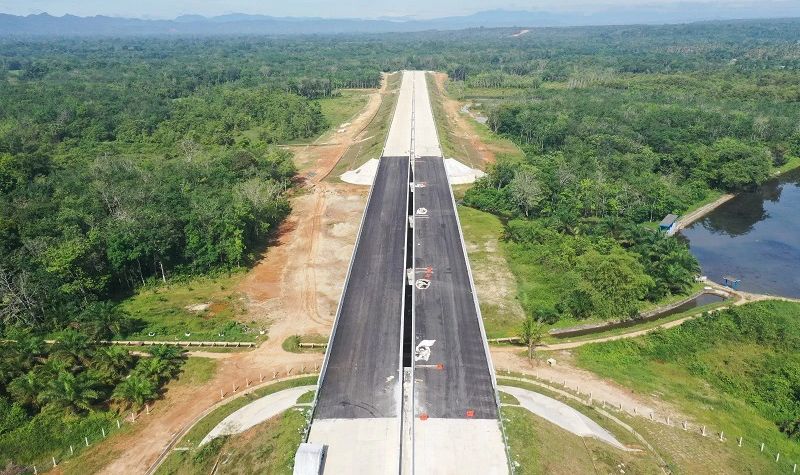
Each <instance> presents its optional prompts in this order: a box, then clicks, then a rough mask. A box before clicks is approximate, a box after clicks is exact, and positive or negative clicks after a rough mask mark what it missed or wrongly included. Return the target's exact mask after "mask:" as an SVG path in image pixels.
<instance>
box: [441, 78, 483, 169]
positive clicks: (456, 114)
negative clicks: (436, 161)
mask: <svg viewBox="0 0 800 475" xmlns="http://www.w3.org/2000/svg"><path fill="white" fill-rule="evenodd" d="M433 77H434V79H435V81H436V87H437V89H439V94H441V95H442V97H443V98H444V100H443V101H442V103H443V105H444V112H445V115H447V118H448V121H449V122H450V128H451V130H453V131H454V133H455V135H456V136H458V137H460V138H462V139H465V140H467V141H468V142H469V146H470V148H472V149H473V150H475V152H476V153H477V154H478V156H479V157H480V160H481V162H482V163H480V164H477V163H473V164H470V166H473V167H477V168H480V169H485V168H486V166H487V165H489V164H492V163H494V161H495V154H494V152H493V151H492V150H490V149H489V147H487V146H486V144H484V143H483V141H482V140H481V139H480V137H478V135H476V134H475V133H474V131H473V129H472V127H473V125H472V124H471V123H470V122H469V121H468V120H467V118H466V117H464V115H463V114H462V113H461V106H462V105H461V103H459V102H458V101H457V100H455V99H453V98H451V97H450V96H448V95H447V91H446V90H445V84H446V82H447V74H446V73H433ZM456 158H458V157H456Z"/></svg>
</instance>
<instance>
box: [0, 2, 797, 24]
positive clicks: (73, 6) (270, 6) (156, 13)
mask: <svg viewBox="0 0 800 475" xmlns="http://www.w3.org/2000/svg"><path fill="white" fill-rule="evenodd" d="M680 1H681V0H601V2H602V5H600V4H598V3H599V2H597V1H594V2H593V1H592V0H528V1H525V0H434V1H431V0H403V1H397V0H336V1H334V0H261V1H259V0H0V12H2V13H11V14H14V15H28V14H32V13H33V14H35V13H42V12H47V13H50V14H51V15H59V16H60V15H64V14H66V13H69V14H72V15H78V16H92V15H108V16H120V17H129V18H161V19H170V18H175V17H176V16H179V15H184V14H200V15H205V16H215V15H223V14H226V13H250V14H262V15H272V16H304V17H308V16H319V17H328V18H377V17H381V16H413V17H416V18H434V17H441V16H451V15H452V16H455V15H468V14H470V13H474V12H477V11H483V10H493V9H505V10H546V11H564V10H572V11H574V10H582V9H586V10H597V9H602V8H603V6H610V5H613V6H622V5H644V4H647V5H658V4H674V3H678V2H680ZM692 1H693V2H719V0H692ZM734 1H735V0H734ZM773 1H775V0H763V3H772V2H773ZM793 1H798V2H800V0H793Z"/></svg>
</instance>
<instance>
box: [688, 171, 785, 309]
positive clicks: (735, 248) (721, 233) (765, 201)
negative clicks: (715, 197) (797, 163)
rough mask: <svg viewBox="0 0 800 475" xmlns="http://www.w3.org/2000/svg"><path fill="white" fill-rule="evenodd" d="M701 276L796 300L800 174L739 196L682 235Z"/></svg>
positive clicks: (746, 289)
mask: <svg viewBox="0 0 800 475" xmlns="http://www.w3.org/2000/svg"><path fill="white" fill-rule="evenodd" d="M681 235H683V236H684V238H685V239H687V240H688V241H689V247H690V249H691V251H692V254H694V256H695V257H697V260H698V261H700V267H701V268H702V272H703V275H706V276H708V278H709V279H711V280H713V281H715V282H719V283H722V277H723V276H733V277H736V278H739V279H741V281H742V282H741V285H740V287H739V289H740V290H744V291H747V292H755V293H763V294H771V295H781V296H785V297H796V298H800V170H795V171H793V172H791V173H788V174H786V175H784V176H782V177H780V178H778V179H774V180H771V181H769V182H767V183H766V184H764V185H763V186H761V187H759V188H758V189H757V190H755V191H752V192H747V193H742V194H740V195H738V196H736V197H735V198H733V199H732V200H730V201H728V202H727V203H725V204H723V205H722V206H720V207H719V208H717V209H715V210H714V211H712V212H711V213H710V214H708V215H706V216H705V217H704V218H702V219H700V220H699V221H697V222H695V223H693V224H692V225H691V226H689V227H687V228H686V229H684V230H683V231H681Z"/></svg>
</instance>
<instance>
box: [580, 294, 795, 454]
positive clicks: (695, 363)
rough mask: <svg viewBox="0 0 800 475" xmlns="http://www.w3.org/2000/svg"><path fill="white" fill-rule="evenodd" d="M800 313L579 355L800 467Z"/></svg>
mask: <svg viewBox="0 0 800 475" xmlns="http://www.w3.org/2000/svg"><path fill="white" fill-rule="evenodd" d="M798 311H800V305H798V304H793V303H788V302H779V301H766V302H758V303H751V304H747V305H743V306H738V307H734V308H731V309H729V310H724V311H721V312H718V313H715V314H713V315H706V316H703V317H700V318H697V319H694V320H691V321H688V322H686V323H684V324H683V325H681V326H679V327H676V328H673V329H669V330H656V331H654V332H652V333H650V334H648V335H646V336H643V337H640V338H636V339H630V340H619V341H614V342H607V343H598V344H590V345H586V346H583V347H581V348H579V349H577V350H575V351H576V355H577V361H578V363H579V364H580V365H581V366H583V367H585V368H587V369H590V370H591V371H593V372H595V373H597V374H599V375H601V376H604V377H608V378H611V379H614V380H615V381H617V382H619V383H621V384H623V385H625V386H626V387H629V388H631V389H633V390H635V391H638V392H642V393H647V394H659V395H661V397H662V398H664V399H665V400H667V401H669V402H670V403H672V404H674V405H675V406H676V407H679V408H680V410H681V411H683V412H684V413H686V414H687V415H688V416H690V417H691V418H693V419H694V420H696V421H698V423H702V424H707V425H708V426H709V427H710V428H712V427H713V429H714V430H715V431H724V433H725V434H727V435H728V437H729V438H733V437H740V436H741V437H744V439H745V440H747V441H749V442H751V443H761V442H764V443H765V444H766V446H767V447H768V448H769V449H770V450H772V451H773V453H778V452H779V453H781V454H783V455H782V456H783V457H785V458H786V459H787V460H800V449H798V444H797V439H798V437H799V436H800V432H798V427H800V424H798V421H799V420H800V418H799V416H800V404H798V399H797V394H798V391H800V379H798V377H797V375H799V374H800V353H798V350H797V349H798V348H800V324H798V319H797V318H796V316H797V314H798Z"/></svg>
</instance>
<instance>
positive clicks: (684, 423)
mask: <svg viewBox="0 0 800 475" xmlns="http://www.w3.org/2000/svg"><path fill="white" fill-rule="evenodd" d="M686 427H687V425H686V421H683V430H686Z"/></svg>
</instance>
